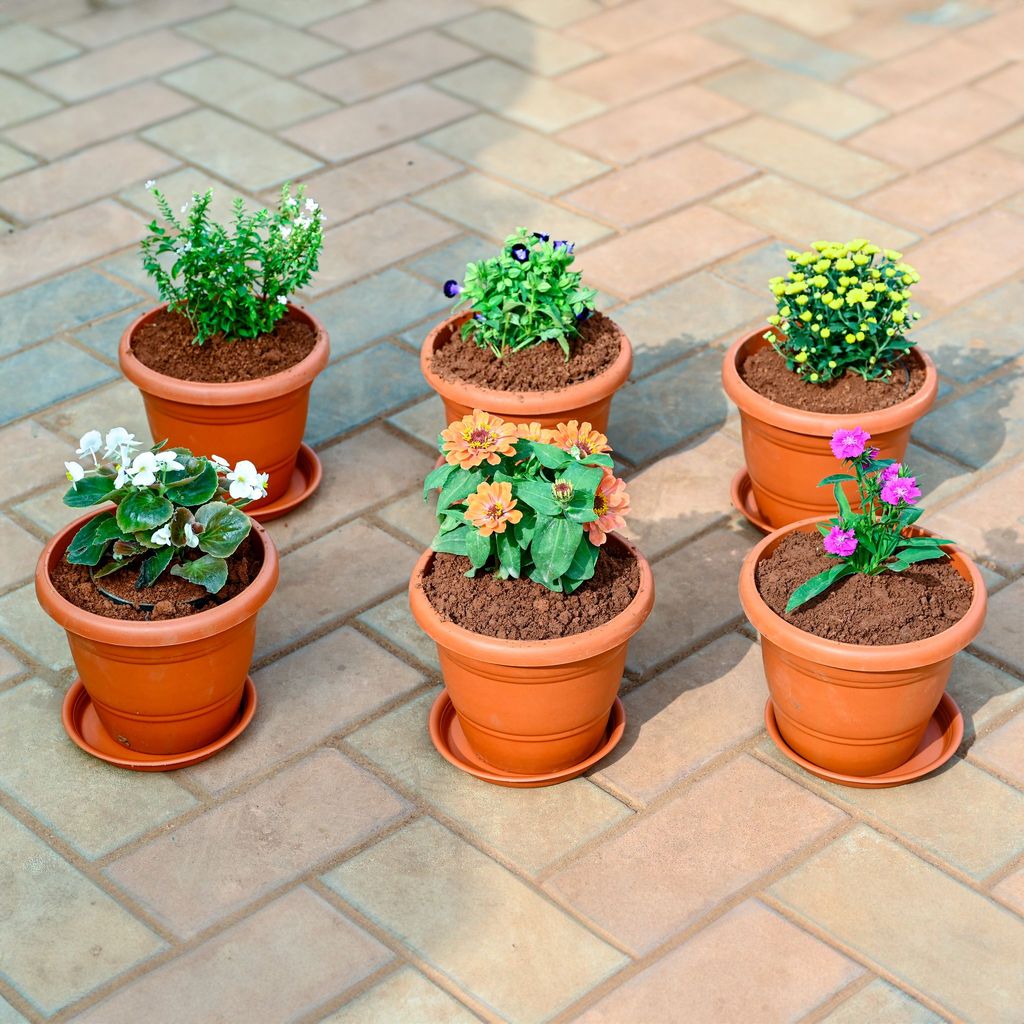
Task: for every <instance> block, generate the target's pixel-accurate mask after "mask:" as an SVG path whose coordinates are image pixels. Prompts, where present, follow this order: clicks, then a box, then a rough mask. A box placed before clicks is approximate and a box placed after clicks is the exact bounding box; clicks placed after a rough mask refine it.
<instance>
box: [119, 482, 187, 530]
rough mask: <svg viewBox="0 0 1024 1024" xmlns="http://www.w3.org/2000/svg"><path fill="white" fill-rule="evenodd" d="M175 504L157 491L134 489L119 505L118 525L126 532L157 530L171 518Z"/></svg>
mask: <svg viewBox="0 0 1024 1024" xmlns="http://www.w3.org/2000/svg"><path fill="white" fill-rule="evenodd" d="M173 512H174V506H173V505H172V504H171V503H170V502H169V501H168V500H167V499H166V498H161V497H160V495H159V494H157V493H156V491H133V492H132V493H131V494H129V495H128V497H127V498H125V499H124V501H122V502H121V504H120V505H118V506H117V525H118V526H120V527H121V529H122V530H123V531H124V532H125V533H137V532H138V531H139V530H155V529H156V528H157V527H158V526H162V525H163V524H164V523H166V522H167V520H168V519H170V518H171V514H172V513H173Z"/></svg>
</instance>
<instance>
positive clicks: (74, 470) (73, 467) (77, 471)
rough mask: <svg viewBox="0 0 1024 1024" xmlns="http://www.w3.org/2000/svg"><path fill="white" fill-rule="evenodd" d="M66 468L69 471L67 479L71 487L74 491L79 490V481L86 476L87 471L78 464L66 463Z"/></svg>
mask: <svg viewBox="0 0 1024 1024" xmlns="http://www.w3.org/2000/svg"><path fill="white" fill-rule="evenodd" d="M64 468H65V469H66V470H67V477H68V479H69V480H70V481H71V486H72V488H73V489H74V490H76V491H77V490H78V481H79V480H81V479H82V478H83V477H84V476H85V470H84V469H83V468H82V467H81V466H80V465H79V464H78V463H77V462H65V463H64Z"/></svg>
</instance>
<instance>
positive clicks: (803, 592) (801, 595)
mask: <svg viewBox="0 0 1024 1024" xmlns="http://www.w3.org/2000/svg"><path fill="white" fill-rule="evenodd" d="M854 572H856V570H855V569H854V567H853V566H852V565H851V564H850V563H849V562H840V563H839V564H838V565H833V566H832V568H831V569H826V570H825V571H824V572H819V573H818V575H817V576H812V577H811V578H810V579H809V580H808V581H807V582H806V583H802V584H801V585H800V586H799V587H797V588H796V590H794V591H793V595H792V596H791V597H790V599H789V602H788V604H787V605H786V612H787V613H788V612H792V611H795V610H796V609H797V608H799V607H800V605H802V604H806V603H807V602H808V601H810V599H811V598H812V597H817V596H818V595H819V594H822V593H824V592H825V591H826V590H828V588H829V587H831V586H832V584H833V583H836V582H838V581H839V580H841V579H842V578H843V577H844V576H851V575H853V573H854Z"/></svg>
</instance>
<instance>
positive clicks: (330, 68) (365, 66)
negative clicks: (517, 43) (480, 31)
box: [300, 31, 480, 103]
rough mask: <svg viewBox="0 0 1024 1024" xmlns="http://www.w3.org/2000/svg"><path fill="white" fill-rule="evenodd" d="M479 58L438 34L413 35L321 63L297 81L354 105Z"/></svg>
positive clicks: (465, 48) (477, 55)
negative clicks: (331, 61)
mask: <svg viewBox="0 0 1024 1024" xmlns="http://www.w3.org/2000/svg"><path fill="white" fill-rule="evenodd" d="M479 56H480V52H479V51H478V50H474V49H472V48H471V47H469V46H464V45H463V44H462V43H459V42H457V41H456V40H454V39H449V38H448V37H447V36H443V35H441V34H440V33H439V32H431V31H427V32H417V33H416V34H414V35H411V36H403V37H402V38H401V39H396V40H395V41H394V42H390V43H386V44H385V45H383V46H380V47H378V48H376V49H373V50H366V51H365V52H363V53H359V54H355V55H354V56H348V57H343V58H342V59H341V60H337V61H334V62H333V63H331V64H323V65H321V66H320V67H318V68H315V69H314V70H312V71H307V72H306V73H305V74H304V75H302V76H301V79H300V80H301V81H302V82H303V83H305V84H306V85H308V86H310V87H311V88H313V89H318V90H319V91H320V92H325V93H327V94H328V95H329V96H335V97H337V98H338V99H339V100H344V102H345V103H357V102H358V101H359V100H365V99H368V98H369V97H371V96H376V95H378V94H379V93H382V92H389V91H390V90H392V89H397V88H399V87H400V86H403V85H409V84H410V83H412V82H418V81H419V80H420V79H422V78H429V77H431V76H432V75H437V74H440V73H441V72H443V71H449V70H451V69H452V68H455V67H458V66H459V65H461V64H468V63H469V62H470V61H472V60H476V59H477V58H478V57H479Z"/></svg>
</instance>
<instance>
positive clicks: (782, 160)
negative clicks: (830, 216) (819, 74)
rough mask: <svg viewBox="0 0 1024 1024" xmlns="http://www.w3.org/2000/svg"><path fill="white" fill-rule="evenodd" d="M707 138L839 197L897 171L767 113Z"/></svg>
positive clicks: (888, 178)
mask: <svg viewBox="0 0 1024 1024" xmlns="http://www.w3.org/2000/svg"><path fill="white" fill-rule="evenodd" d="M707 141H708V143H709V144H710V145H712V146H717V147H718V148H719V149H724V150H725V151H726V152H727V153H731V154H732V155H733V156H738V157H739V158H740V159H742V160H746V161H747V162H748V163H753V164H757V165H758V166H760V167H763V168H765V169H767V170H772V171H775V172H776V173H778V174H781V175H783V176H785V177H787V178H792V179H793V180H795V181H799V182H802V183H803V184H805V185H810V186H812V187H814V188H817V189H819V190H820V191H822V192H827V193H829V194H831V195H834V196H838V197H839V198H840V199H853V198H855V197H856V196H859V195H862V194H863V193H864V192H869V191H871V190H872V189H875V188H878V187H880V186H881V185H884V184H886V183H887V182H889V181H891V180H892V179H893V178H895V177H897V176H898V175H899V171H897V170H896V169H895V168H894V167H890V166H889V165H888V164H884V163H882V162H881V161H879V160H875V159H873V158H872V157H869V156H865V155H864V154H862V153H856V152H853V151H852V150H850V149H848V148H847V147H846V146H842V145H839V144H838V143H835V142H831V141H830V140H828V139H823V138H822V137H821V136H820V135H816V134H815V133H814V132H809V131H805V130H804V129H803V128H797V127H795V126H793V125H790V124H786V123H785V122H784V121H777V120H775V119H774V118H770V117H752V118H749V119H748V120H746V121H743V122H741V123H740V124H737V125H733V126H731V127H729V128H724V129H722V130H721V131H717V132H713V133H712V134H711V135H709V136H708V137H707Z"/></svg>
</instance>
